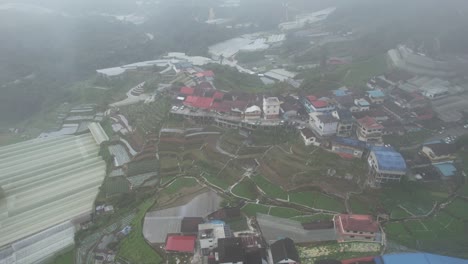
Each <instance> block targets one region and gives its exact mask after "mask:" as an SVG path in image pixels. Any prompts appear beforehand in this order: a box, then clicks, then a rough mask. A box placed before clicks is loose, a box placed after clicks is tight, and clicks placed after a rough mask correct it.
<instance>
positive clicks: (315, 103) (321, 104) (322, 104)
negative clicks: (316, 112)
mask: <svg viewBox="0 0 468 264" xmlns="http://www.w3.org/2000/svg"><path fill="white" fill-rule="evenodd" d="M311 103H312V105H313V106H314V107H315V108H324V107H327V106H328V102H327V101H323V100H316V101H312V102H311Z"/></svg>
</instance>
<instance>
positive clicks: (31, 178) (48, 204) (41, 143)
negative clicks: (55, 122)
mask: <svg viewBox="0 0 468 264" xmlns="http://www.w3.org/2000/svg"><path fill="white" fill-rule="evenodd" d="M98 152H99V146H98V145H97V144H96V141H95V140H94V138H93V136H92V135H91V134H90V133H88V134H84V135H81V136H63V137H56V138H51V139H34V140H29V141H25V142H22V143H18V144H14V145H9V146H5V147H1V148H0V188H2V189H3V191H4V195H5V198H4V199H3V200H4V201H3V202H4V204H3V208H2V210H1V214H0V234H2V235H1V236H0V247H2V246H4V245H7V244H10V243H12V242H14V241H17V240H19V239H21V238H25V237H28V236H30V235H32V234H35V233H37V232H40V231H42V230H45V229H47V228H50V227H52V226H54V225H57V224H60V223H63V222H65V221H68V220H71V219H74V218H77V217H80V216H84V215H88V214H89V213H91V211H92V209H93V203H94V200H95V198H96V195H97V194H98V192H99V187H100V186H101V184H102V181H103V180H104V177H105V173H106V165H105V163H104V161H103V160H102V159H101V158H100V157H99V156H98ZM5 209H6V210H5Z"/></svg>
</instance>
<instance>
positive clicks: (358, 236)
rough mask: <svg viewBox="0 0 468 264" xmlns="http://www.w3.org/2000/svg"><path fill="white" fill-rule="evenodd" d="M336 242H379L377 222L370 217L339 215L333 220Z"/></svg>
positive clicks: (380, 238)
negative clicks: (336, 236)
mask: <svg viewBox="0 0 468 264" xmlns="http://www.w3.org/2000/svg"><path fill="white" fill-rule="evenodd" d="M333 221H334V222H335V230H336V233H337V234H338V242H345V241H356V240H363V241H371V242H381V240H382V236H381V234H380V225H379V222H377V221H375V220H374V219H373V217H372V216H371V215H353V214H339V215H335V217H334V218H333Z"/></svg>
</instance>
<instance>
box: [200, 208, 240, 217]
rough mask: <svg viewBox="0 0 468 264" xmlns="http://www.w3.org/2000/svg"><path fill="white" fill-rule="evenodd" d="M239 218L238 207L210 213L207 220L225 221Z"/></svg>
mask: <svg viewBox="0 0 468 264" xmlns="http://www.w3.org/2000/svg"><path fill="white" fill-rule="evenodd" d="M240 216H241V211H240V208H239V207H225V208H222V209H219V210H218V211H216V212H213V213H211V214H210V215H209V216H208V219H217V220H226V219H232V218H237V217H240Z"/></svg>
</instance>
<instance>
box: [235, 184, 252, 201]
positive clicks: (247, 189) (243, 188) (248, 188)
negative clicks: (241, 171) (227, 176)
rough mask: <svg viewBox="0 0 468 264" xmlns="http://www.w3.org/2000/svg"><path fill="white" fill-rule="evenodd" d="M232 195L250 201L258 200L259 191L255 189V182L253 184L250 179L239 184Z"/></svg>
mask: <svg viewBox="0 0 468 264" xmlns="http://www.w3.org/2000/svg"><path fill="white" fill-rule="evenodd" d="M232 193H233V194H235V195H237V196H240V197H244V198H247V199H249V200H254V199H256V198H257V189H256V188H255V184H254V182H252V181H251V180H250V179H244V180H242V181H241V182H239V183H238V184H237V185H236V186H235V187H234V188H233V189H232Z"/></svg>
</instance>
